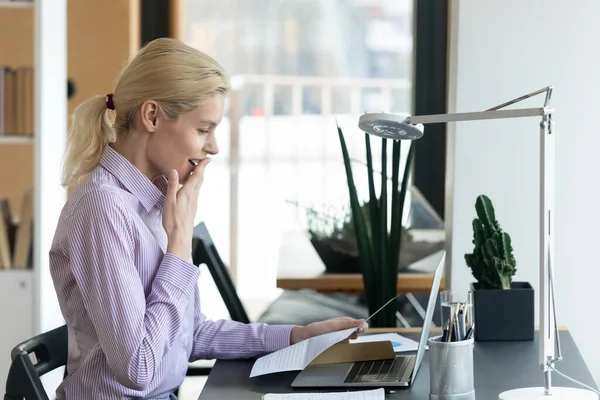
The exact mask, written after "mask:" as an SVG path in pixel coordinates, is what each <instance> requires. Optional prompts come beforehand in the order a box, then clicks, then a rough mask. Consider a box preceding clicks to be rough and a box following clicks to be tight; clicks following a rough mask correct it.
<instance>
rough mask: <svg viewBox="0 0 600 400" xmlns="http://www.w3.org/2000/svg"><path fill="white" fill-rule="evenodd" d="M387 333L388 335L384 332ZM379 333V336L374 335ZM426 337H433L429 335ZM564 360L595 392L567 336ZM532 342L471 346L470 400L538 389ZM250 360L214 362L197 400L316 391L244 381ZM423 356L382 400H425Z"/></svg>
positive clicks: (269, 378)
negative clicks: (410, 379) (410, 376)
mask: <svg viewBox="0 0 600 400" xmlns="http://www.w3.org/2000/svg"><path fill="white" fill-rule="evenodd" d="M386 331H388V332H389V331H390V330H386ZM395 331H396V332H398V333H400V334H401V335H404V336H407V337H410V338H411V339H415V340H418V337H419V334H420V333H419V331H420V330H417V331H416V332H415V330H412V329H410V330H408V331H407V330H403V329H397V330H395ZM378 333H379V332H378ZM431 334H432V335H437V334H439V331H436V330H434V329H432V331H431ZM561 344H562V351H563V356H564V359H563V360H562V361H561V362H559V363H557V365H556V368H557V369H558V370H559V371H561V372H562V373H565V374H567V375H568V376H570V377H571V378H573V379H576V380H578V381H580V382H582V383H584V384H586V385H589V386H591V387H593V388H596V389H597V386H596V384H595V383H594V379H593V377H592V374H591V373H590V371H589V369H588V367H587V366H586V364H585V362H584V360H583V358H582V357H581V354H580V353H579V350H578V349H577V346H576V344H575V342H574V340H573V337H572V336H571V334H570V333H569V331H567V330H564V331H561ZM538 346H539V342H538V339H537V332H536V338H535V340H533V341H528V342H476V343H475V351H474V353H473V357H474V358H473V361H474V373H475V394H476V396H477V398H478V399H496V398H498V394H499V393H500V392H502V391H504V390H507V389H512V388H517V387H526V386H539V385H540V384H541V383H543V381H542V373H541V372H540V371H539V368H538V363H539V360H538ZM253 362H254V361H253V360H239V361H238V360H236V361H224V360H218V361H217V362H216V363H215V366H214V367H213V369H212V372H211V373H210V375H209V377H208V380H207V382H206V385H205V386H204V389H203V390H202V393H201V394H200V397H199V399H200V400H203V399H238V400H251V399H256V400H258V399H260V398H261V397H262V395H263V394H266V393H292V392H295V393H301V392H313V393H314V392H316V390H299V389H293V388H292V387H291V386H290V385H291V383H292V381H293V380H294V378H295V377H296V375H297V374H298V372H297V371H296V372H282V373H278V374H271V375H265V376H259V377H256V378H252V379H250V378H249V376H250V370H251V369H252V365H253ZM553 383H554V384H555V385H557V386H570V387H577V385H576V384H574V383H572V382H571V381H568V380H566V379H564V378H562V377H561V376H559V375H558V374H554V375H553ZM429 386H430V383H429V355H428V352H425V356H424V358H423V363H422V364H421V367H420V369H419V372H418V375H417V378H416V380H415V384H414V386H412V387H410V388H402V389H396V390H394V391H393V393H389V394H386V399H419V400H427V399H429Z"/></svg>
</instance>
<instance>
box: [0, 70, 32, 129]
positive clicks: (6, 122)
mask: <svg viewBox="0 0 600 400" xmlns="http://www.w3.org/2000/svg"><path fill="white" fill-rule="evenodd" d="M33 74H34V72H33V67H30V66H19V67H10V66H0V136H2V135H6V136H8V135H13V136H14V135H18V136H33V130H34V127H33V125H34V110H33V107H34V99H33V97H34V77H33Z"/></svg>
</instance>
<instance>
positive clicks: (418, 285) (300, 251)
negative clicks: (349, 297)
mask: <svg viewBox="0 0 600 400" xmlns="http://www.w3.org/2000/svg"><path fill="white" fill-rule="evenodd" d="M441 255H442V252H441V251H440V252H436V253H434V254H432V255H431V256H428V257H426V258H424V259H422V260H420V261H418V262H416V263H414V264H412V265H411V266H410V267H409V270H408V271H407V272H402V273H400V274H398V286H397V288H398V292H404V293H429V291H430V290H431V281H432V279H433V271H434V270H435V268H436V267H437V264H438V262H439V260H440V257H441ZM277 287H278V288H280V289H289V290H297V289H313V290H316V291H318V292H322V293H333V292H348V293H354V292H356V293H360V292H363V291H364V285H363V280H362V275H361V274H329V273H325V266H324V265H323V262H322V261H321V259H320V258H319V255H318V254H317V252H316V251H315V250H314V248H313V247H312V245H311V243H310V241H309V239H308V237H307V236H306V234H305V233H304V232H301V231H288V232H285V233H284V234H283V236H282V238H281V246H280V250H279V260H278V264H277ZM444 287H445V286H444V280H443V279H442V282H441V283H440V291H442V290H444Z"/></svg>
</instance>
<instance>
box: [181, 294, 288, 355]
mask: <svg viewBox="0 0 600 400" xmlns="http://www.w3.org/2000/svg"><path fill="white" fill-rule="evenodd" d="M195 297H196V299H195V302H196V303H195V304H196V311H195V318H194V345H193V347H192V353H191V356H190V359H189V361H190V362H194V361H196V360H200V359H215V358H218V359H223V360H226V359H243V358H252V357H256V356H258V355H261V354H264V353H270V352H273V351H277V350H280V349H282V348H284V347H287V346H289V345H290V335H291V332H292V327H293V325H267V324H264V323H258V322H253V323H250V324H243V323H241V322H237V321H231V320H217V321H212V320H209V319H207V318H206V316H205V315H204V314H202V312H201V311H200V298H199V291H198V289H197V288H196V291H195Z"/></svg>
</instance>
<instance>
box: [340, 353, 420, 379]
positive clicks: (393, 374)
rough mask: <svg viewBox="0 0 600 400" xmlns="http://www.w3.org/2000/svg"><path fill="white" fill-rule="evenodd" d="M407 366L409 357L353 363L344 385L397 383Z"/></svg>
mask: <svg viewBox="0 0 600 400" xmlns="http://www.w3.org/2000/svg"><path fill="white" fill-rule="evenodd" d="M409 364H410V357H396V358H395V359H393V360H378V361H363V362H355V363H354V365H353V366H352V369H351V370H350V372H349V373H348V375H346V379H345V380H344V383H362V382H397V381H399V380H400V379H402V376H404V373H405V372H406V368H407V367H408V365H409Z"/></svg>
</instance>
